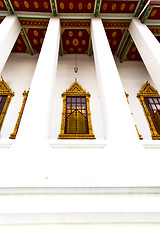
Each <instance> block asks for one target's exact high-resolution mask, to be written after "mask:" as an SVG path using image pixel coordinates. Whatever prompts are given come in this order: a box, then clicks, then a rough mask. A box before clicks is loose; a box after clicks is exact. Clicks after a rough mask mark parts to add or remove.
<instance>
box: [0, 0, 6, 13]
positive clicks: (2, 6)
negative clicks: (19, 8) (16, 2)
mask: <svg viewBox="0 0 160 240" xmlns="http://www.w3.org/2000/svg"><path fill="white" fill-rule="evenodd" d="M0 11H7V7H6V4H5V3H4V1H3V0H0Z"/></svg>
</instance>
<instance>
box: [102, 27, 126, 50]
mask: <svg viewBox="0 0 160 240" xmlns="http://www.w3.org/2000/svg"><path fill="white" fill-rule="evenodd" d="M105 31H106V35H107V38H108V41H109V44H110V47H111V50H112V52H113V54H116V51H117V48H118V46H119V43H120V41H121V39H122V36H123V34H124V31H125V29H105Z"/></svg>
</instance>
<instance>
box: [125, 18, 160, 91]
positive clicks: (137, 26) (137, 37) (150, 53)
mask: <svg viewBox="0 0 160 240" xmlns="http://www.w3.org/2000/svg"><path fill="white" fill-rule="evenodd" d="M129 32H130V34H131V36H132V38H133V41H134V43H135V45H136V47H137V49H138V51H139V53H140V55H141V57H142V59H143V62H144V64H145V66H146V68H147V70H148V72H149V74H150V76H151V78H152V80H153V82H154V84H155V85H156V88H157V90H158V91H159V92H160V43H159V42H158V40H157V39H156V38H155V36H154V35H153V34H152V32H151V31H150V30H149V28H148V27H147V26H146V25H145V24H143V23H141V22H140V20H138V19H136V18H134V19H132V22H131V24H130V26H129ZM146 80H147V79H146Z"/></svg>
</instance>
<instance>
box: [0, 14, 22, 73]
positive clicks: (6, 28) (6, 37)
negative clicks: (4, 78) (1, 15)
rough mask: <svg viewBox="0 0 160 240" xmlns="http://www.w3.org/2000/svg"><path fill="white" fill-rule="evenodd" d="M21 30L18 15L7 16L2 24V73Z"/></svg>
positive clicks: (0, 25) (0, 35) (0, 43)
mask: <svg viewBox="0 0 160 240" xmlns="http://www.w3.org/2000/svg"><path fill="white" fill-rule="evenodd" d="M20 30H21V25H20V22H19V20H18V18H17V16H15V15H14V16H13V15H12V16H7V17H6V18H5V19H4V20H3V22H2V23H1V24H0V73H1V72H2V70H3V67H4V65H5V63H6V61H7V59H8V57H9V55H10V53H11V51H12V48H13V46H14V44H15V42H16V39H17V37H18V35H19V32H20Z"/></svg>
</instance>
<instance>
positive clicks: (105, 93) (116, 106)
mask: <svg viewBox="0 0 160 240" xmlns="http://www.w3.org/2000/svg"><path fill="white" fill-rule="evenodd" d="M91 36H92V44H93V52H94V59H95V66H96V73H97V81H98V84H99V90H100V97H101V102H102V111H103V114H104V125H105V138H106V139H108V140H113V141H116V140H118V141H119V142H120V143H122V144H123V143H124V142H130V144H131V142H132V141H134V140H135V141H136V142H137V141H138V135H137V132H136V129H135V126H134V123H133V119H132V116H131V112H130V110H129V106H128V103H127V100H126V97H125V93H124V89H123V86H122V83H121V79H120V76H119V73H118V70H117V67H116V64H115V61H114V58H113V55H112V52H111V49H110V46H109V42H108V40H107V37H106V33H105V30H104V27H103V24H102V21H101V19H99V18H93V19H92V21H91Z"/></svg>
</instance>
